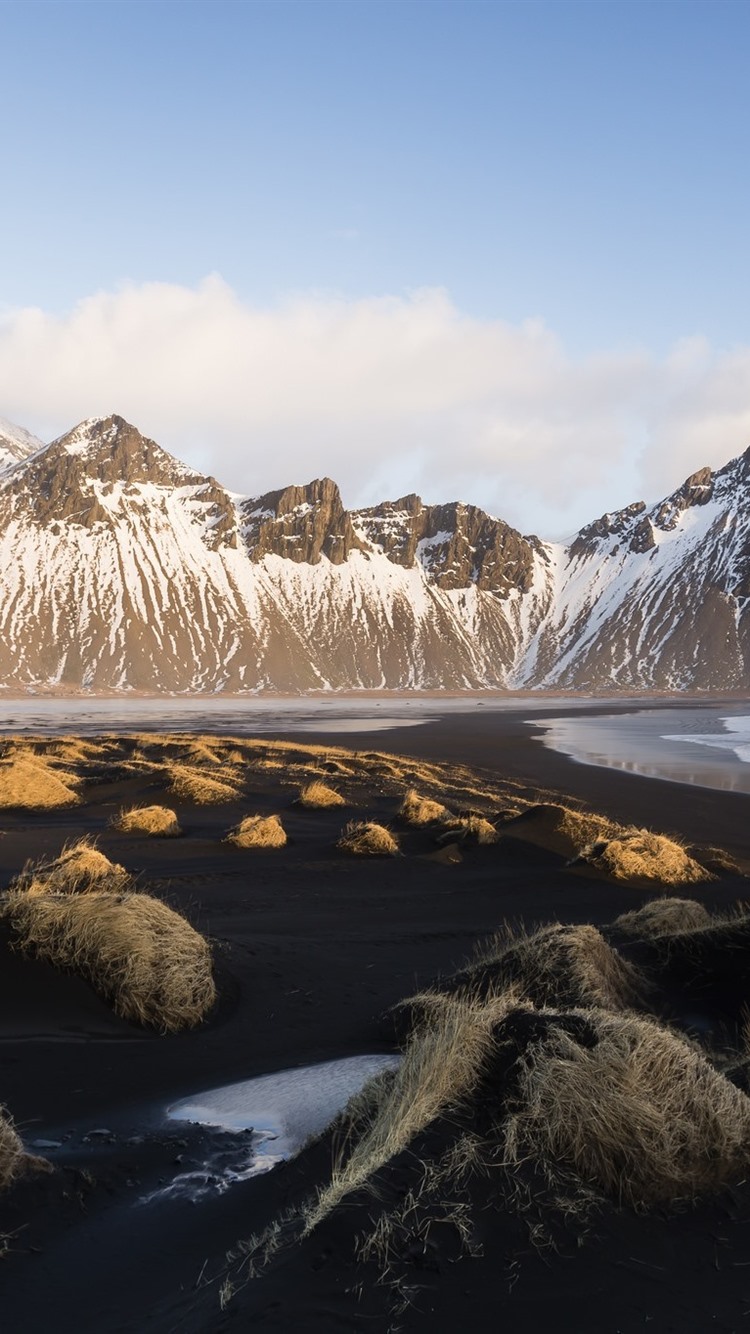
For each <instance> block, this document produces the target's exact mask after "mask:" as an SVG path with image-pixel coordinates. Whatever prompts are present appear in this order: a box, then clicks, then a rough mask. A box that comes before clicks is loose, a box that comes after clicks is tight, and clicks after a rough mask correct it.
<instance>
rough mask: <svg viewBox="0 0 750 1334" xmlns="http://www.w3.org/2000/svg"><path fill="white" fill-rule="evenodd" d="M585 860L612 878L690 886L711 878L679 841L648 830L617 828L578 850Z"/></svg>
mask: <svg viewBox="0 0 750 1334" xmlns="http://www.w3.org/2000/svg"><path fill="white" fill-rule="evenodd" d="M580 859H581V861H585V862H588V863H589V864H590V865H591V866H595V867H596V868H597V870H600V871H603V872H604V874H605V875H608V876H611V877H612V879H613V880H636V881H653V882H655V883H657V884H659V885H691V884H697V883H699V882H700V881H705V880H711V879H713V875H712V872H710V871H707V870H706V868H705V866H701V864H700V862H697V861H695V859H694V858H693V857H691V856H690V855H689V853H688V852H687V851H686V850H685V848H684V847H683V846H682V844H681V843H678V842H677V841H676V840H675V839H673V838H667V837H666V836H665V835H664V834H653V833H651V831H650V830H648V829H618V830H617V831H616V832H615V833H613V834H612V836H611V837H609V838H605V839H601V840H599V841H598V842H595V843H592V844H591V845H590V846H589V847H587V848H585V849H583V850H582V852H581V854H580Z"/></svg>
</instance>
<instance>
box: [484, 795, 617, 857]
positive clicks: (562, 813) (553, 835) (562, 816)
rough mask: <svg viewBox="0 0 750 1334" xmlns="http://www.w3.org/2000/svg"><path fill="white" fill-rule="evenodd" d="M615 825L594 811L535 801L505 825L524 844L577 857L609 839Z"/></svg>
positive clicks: (504, 831) (509, 833) (510, 834)
mask: <svg viewBox="0 0 750 1334" xmlns="http://www.w3.org/2000/svg"><path fill="white" fill-rule="evenodd" d="M614 829H615V826H614V825H613V824H612V822H611V820H607V819H606V818H605V817H604V816H602V815H596V814H594V813H593V812H592V811H581V810H575V809H574V808H573V807H570V806H563V805H561V804H559V803H556V802H536V803H534V804H531V805H529V806H528V807H527V809H526V810H524V811H522V812H521V814H520V815H517V816H515V817H514V818H513V819H511V820H508V821H506V822H505V824H504V825H503V833H504V834H505V835H509V836H510V837H511V838H518V839H520V840H522V841H523V842H524V843H533V844H535V845H536V846H537V847H540V848H546V849H547V850H548V851H549V852H556V853H558V854H559V855H560V856H561V857H567V858H571V857H576V856H578V855H579V853H580V852H581V851H582V850H583V849H584V848H585V847H588V846H589V845H590V844H592V843H593V842H595V841H597V840H603V839H606V838H608V837H609V836H610V835H611V834H612V832H613V831H614Z"/></svg>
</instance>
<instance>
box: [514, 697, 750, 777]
mask: <svg viewBox="0 0 750 1334" xmlns="http://www.w3.org/2000/svg"><path fill="white" fill-rule="evenodd" d="M747 710H748V706H747V704H737V705H735V706H732V705H727V704H723V705H717V706H716V707H706V708H684V709H679V708H677V709H675V708H670V709H658V708H651V709H642V710H641V709H636V710H634V711H633V712H632V713H620V714H607V715H600V716H594V717H591V716H586V717H583V716H580V717H570V718H545V719H544V720H543V721H541V720H540V721H538V722H537V721H536V720H533V726H534V727H535V728H538V729H539V732H540V736H539V739H540V740H541V741H542V742H543V743H544V745H545V746H549V747H551V748H552V749H553V750H557V751H560V752H561V753H562V754H564V755H569V756H570V758H571V759H573V760H575V761H577V762H578V763H580V764H593V765H598V766H601V767H603V768H606V769H616V770H618V771H619V772H621V773H633V774H640V775H641V776H643V777H646V778H661V779H665V780H668V781H669V782H673V783H689V784H693V785H695V786H697V787H707V788H712V789H715V790H718V791H721V792H750V715H749V714H748V711H747ZM530 721H532V720H530Z"/></svg>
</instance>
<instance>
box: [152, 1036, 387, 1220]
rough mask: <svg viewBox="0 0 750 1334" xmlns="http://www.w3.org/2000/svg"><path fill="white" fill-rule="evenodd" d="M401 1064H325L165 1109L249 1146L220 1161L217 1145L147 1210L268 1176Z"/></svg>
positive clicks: (361, 1059) (380, 1058)
mask: <svg viewBox="0 0 750 1334" xmlns="http://www.w3.org/2000/svg"><path fill="white" fill-rule="evenodd" d="M399 1061H400V1057H399V1056H396V1055H367V1056H351V1057H348V1058H345V1059H343V1060H338V1061H324V1062H320V1063H318V1064H316V1065H304V1066H298V1067H295V1068H294V1069H291V1070H280V1071H278V1072H276V1073H275V1074H271V1075H261V1076H259V1077H258V1078H256V1079H247V1080H243V1081H242V1082H241V1083H238V1084H225V1085H223V1086H222V1087H220V1088H215V1089H210V1090H208V1091H207V1092H205V1093H197V1094H194V1095H193V1096H192V1097H189V1098H182V1099H181V1100H180V1101H179V1102H176V1103H173V1104H172V1106H170V1107H169V1108H168V1109H167V1117H168V1119H169V1120H170V1121H171V1122H176V1123H179V1122H183V1123H185V1122H188V1123H190V1124H191V1125H199V1126H206V1127H210V1128H211V1129H212V1130H215V1131H219V1132H223V1133H224V1134H225V1135H226V1137H227V1142H228V1143H229V1142H231V1143H232V1145H233V1146H234V1145H235V1144H236V1142H237V1135H238V1132H243V1131H244V1132H247V1133H248V1134H249V1140H248V1141H247V1142H246V1144H245V1145H244V1147H243V1148H242V1152H241V1154H240V1156H239V1158H238V1156H237V1153H236V1149H235V1150H234V1152H232V1153H230V1154H223V1152H222V1148H221V1143H220V1140H218V1141H217V1144H218V1147H216V1145H215V1147H214V1151H213V1153H212V1155H211V1157H210V1158H209V1159H207V1160H206V1162H205V1163H203V1164H202V1165H201V1166H200V1167H199V1168H197V1169H196V1168H193V1170H191V1171H190V1172H185V1173H180V1174H178V1175H177V1176H176V1177H175V1178H174V1180H173V1181H171V1182H170V1183H169V1185H168V1186H166V1187H164V1188H162V1189H160V1190H158V1191H155V1192H153V1193H152V1194H151V1195H150V1196H148V1197H147V1198H146V1199H145V1200H144V1203H151V1202H155V1201H157V1200H162V1199H166V1198H175V1197H180V1196H182V1197H187V1198H192V1199H198V1198H200V1197H201V1196H202V1195H204V1194H206V1193H209V1192H212V1191H217V1190H218V1191H222V1190H226V1189H227V1188H228V1186H230V1185H232V1184H233V1183H234V1182H236V1181H244V1180H247V1179H248V1178H249V1177H253V1176H259V1175H261V1174H262V1173H264V1172H269V1171H270V1170H271V1169H272V1168H273V1167H276V1166H277V1164H279V1163H282V1162H285V1161H286V1160H287V1159H288V1158H293V1157H294V1156H295V1155H296V1154H298V1153H299V1152H300V1150H301V1149H303V1148H304V1146H305V1144H307V1142H308V1141H309V1140H310V1139H314V1138H315V1137H316V1136H317V1135H320V1134H322V1132H323V1131H324V1130H325V1129H326V1128H327V1127H328V1126H329V1125H330V1124H331V1122H332V1121H334V1120H335V1118H336V1117H337V1116H338V1114H339V1112H341V1111H343V1109H344V1108H345V1107H346V1105H347V1103H348V1102H349V1101H350V1100H351V1099H352V1098H353V1097H354V1096H355V1094H357V1093H359V1092H360V1091H361V1089H363V1088H364V1086H365V1084H366V1083H367V1081H368V1080H369V1079H372V1078H373V1076H374V1075H378V1074H381V1073H382V1072H383V1071H384V1070H395V1069H396V1067H397V1066H398V1064H399ZM223 1159H226V1161H222V1160H223Z"/></svg>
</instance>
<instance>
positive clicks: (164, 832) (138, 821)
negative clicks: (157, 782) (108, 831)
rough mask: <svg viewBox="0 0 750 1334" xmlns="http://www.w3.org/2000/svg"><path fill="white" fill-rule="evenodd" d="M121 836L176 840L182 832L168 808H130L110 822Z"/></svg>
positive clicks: (175, 817)
mask: <svg viewBox="0 0 750 1334" xmlns="http://www.w3.org/2000/svg"><path fill="white" fill-rule="evenodd" d="M112 827H113V829H118V830H119V831H120V833H121V834H146V836H147V837H148V838H177V837H178V836H179V835H180V834H181V833H182V830H181V829H180V823H179V820H178V819H177V816H176V815H175V813H174V811H170V809H169V807H168V806H132V807H131V808H130V810H127V811H120V814H119V815H116V816H115V818H114V820H113V821H112Z"/></svg>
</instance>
